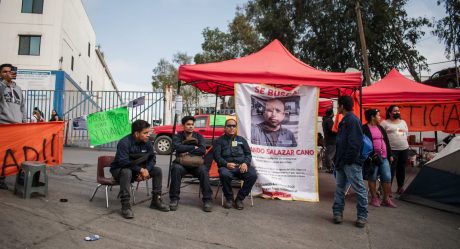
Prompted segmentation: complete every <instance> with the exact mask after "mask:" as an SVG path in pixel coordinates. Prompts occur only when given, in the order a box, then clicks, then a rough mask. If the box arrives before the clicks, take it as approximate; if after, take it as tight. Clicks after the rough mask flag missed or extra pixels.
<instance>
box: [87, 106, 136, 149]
mask: <svg viewBox="0 0 460 249" xmlns="http://www.w3.org/2000/svg"><path fill="white" fill-rule="evenodd" d="M87 123H88V134H89V139H90V143H91V145H101V144H106V143H110V142H113V141H118V140H120V139H121V138H123V137H124V136H126V135H128V134H130V133H131V124H130V122H129V114H128V108H127V107H120V108H116V109H112V110H108V111H103V112H96V113H92V114H90V115H88V117H87Z"/></svg>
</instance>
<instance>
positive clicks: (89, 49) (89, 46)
mask: <svg viewBox="0 0 460 249" xmlns="http://www.w3.org/2000/svg"><path fill="white" fill-rule="evenodd" d="M88 57H91V43H89V42H88Z"/></svg>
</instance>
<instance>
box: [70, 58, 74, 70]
mask: <svg viewBox="0 0 460 249" xmlns="http://www.w3.org/2000/svg"><path fill="white" fill-rule="evenodd" d="M73 62H74V59H73V56H72V58H71V59H70V70H72V71H73Z"/></svg>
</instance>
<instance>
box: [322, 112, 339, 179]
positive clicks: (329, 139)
mask: <svg viewBox="0 0 460 249" xmlns="http://www.w3.org/2000/svg"><path fill="white" fill-rule="evenodd" d="M333 118H334V110H333V109H332V108H330V109H328V110H327V111H326V116H324V117H323V133H324V145H325V146H326V160H325V161H324V162H326V165H323V166H324V167H326V172H329V173H331V172H332V162H333V161H332V160H334V156H335V144H336V142H335V138H336V136H337V133H335V132H333V131H332V126H334V120H333Z"/></svg>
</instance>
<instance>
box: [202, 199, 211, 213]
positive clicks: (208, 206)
mask: <svg viewBox="0 0 460 249" xmlns="http://www.w3.org/2000/svg"><path fill="white" fill-rule="evenodd" d="M203 211H205V212H211V211H212V202H211V201H204V202H203Z"/></svg>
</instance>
